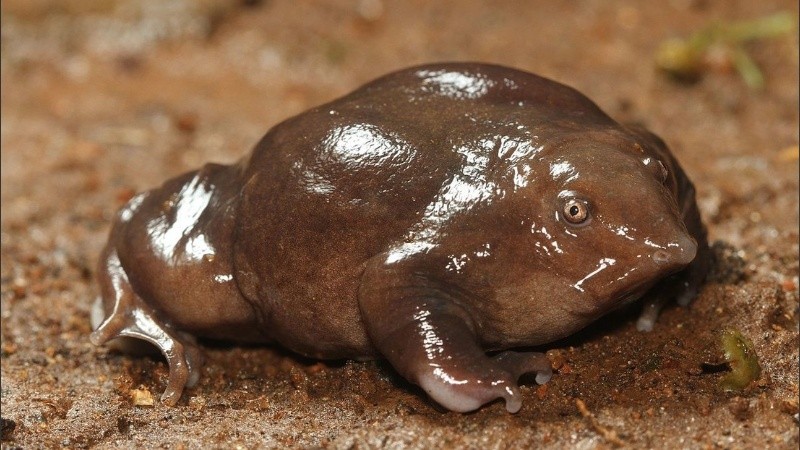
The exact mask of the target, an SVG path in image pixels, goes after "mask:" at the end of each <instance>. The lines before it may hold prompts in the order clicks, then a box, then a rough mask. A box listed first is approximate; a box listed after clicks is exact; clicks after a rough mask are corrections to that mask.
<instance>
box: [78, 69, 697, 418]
mask: <svg viewBox="0 0 800 450" xmlns="http://www.w3.org/2000/svg"><path fill="white" fill-rule="evenodd" d="M707 255H708V247H707V244H706V236H705V231H704V228H703V226H702V223H701V222H700V217H699V214H698V211H697V206H696V204H695V200H694V189H693V187H692V185H691V183H690V182H689V180H688V179H687V178H686V176H685V175H684V173H683V171H682V170H681V168H680V166H679V165H678V163H677V161H676V160H675V159H674V158H673V156H672V155H671V154H670V152H669V151H668V149H667V148H666V146H665V145H664V143H663V142H662V141H661V140H660V139H659V138H657V137H656V136H654V135H653V134H651V133H649V132H647V131H645V130H643V129H639V128H632V127H626V126H623V125H620V124H618V123H617V122H615V121H613V120H612V119H610V118H609V117H608V116H607V115H605V114H604V113H603V112H602V111H600V109H598V107H597V106H596V105H594V104H593V103H592V102H591V101H590V100H588V99H587V98H586V97H584V96H583V95H581V94H580V93H578V92H577V91H575V90H573V89H571V88H569V87H566V86H563V85H561V84H558V83H555V82H553V81H550V80H547V79H544V78H540V77H538V76H536V75H533V74H529V73H525V72H520V71H516V70H513V69H509V68H504V67H499V66H491V65H481V64H469V63H464V64H437V65H429V66H422V67H414V68H410V69H406V70H403V71H400V72H396V73H392V74H389V75H387V76H385V77H383V78H380V79H378V80H376V81H373V82H371V83H369V84H367V85H365V86H363V87H361V88H360V89H358V90H356V91H354V92H353V93H351V94H349V95H348V96H345V97H343V98H341V99H338V100H336V101H333V102H331V103H328V104H325V105H322V106H320V107H317V108H314V109H312V110H310V111H308V112H306V113H303V114H301V115H299V116H296V117H293V118H290V119H288V120H286V121H284V122H283V123H281V124H279V125H277V126H276V127H274V128H273V129H272V130H270V131H269V132H268V133H267V134H266V135H265V136H264V138H263V139H262V140H261V141H260V142H259V143H258V145H257V146H256V148H255V149H254V151H253V153H252V155H250V156H249V157H247V158H245V159H243V160H242V161H241V162H239V163H238V164H234V165H231V166H222V165H215V164H209V165H206V166H204V167H203V168H202V169H200V170H198V171H196V172H191V173H187V174H184V175H182V176H180V177H177V178H175V179H173V180H170V181H168V182H166V183H165V184H164V185H163V186H162V187H160V188H158V189H155V190H152V191H149V192H145V193H142V194H139V195H137V196H136V197H134V198H133V199H132V200H131V201H130V202H129V203H128V205H126V206H125V207H124V208H123V209H122V210H121V211H120V213H119V215H118V218H117V221H116V223H115V224H114V227H113V229H112V232H111V237H110V239H109V243H108V245H107V247H106V249H105V250H104V253H103V255H102V257H101V262H100V270H99V282H100V285H101V300H100V301H99V302H98V304H97V308H96V311H95V319H96V320H95V322H96V326H99V328H98V329H97V331H95V332H94V333H93V335H92V341H93V342H95V343H96V344H101V343H103V342H106V341H108V340H109V339H113V338H117V337H123V336H127V337H133V338H137V339H144V340H146V341H149V342H151V343H153V344H155V345H156V346H158V347H159V348H160V349H161V351H162V352H163V353H164V354H165V355H166V357H167V360H168V362H169V365H170V378H169V385H168V386H167V389H166V391H165V393H164V396H163V400H164V402H165V403H167V404H171V405H174V404H175V403H176V402H177V401H178V400H179V398H180V395H181V393H182V391H183V389H184V387H185V386H187V385H188V386H190V385H191V384H193V383H194V382H195V381H196V380H197V378H198V376H199V375H200V372H199V370H200V366H201V365H202V353H201V351H200V350H199V349H198V348H197V347H196V345H195V343H194V336H201V337H212V338H221V339H230V340H236V341H249V342H277V343H279V344H281V345H283V346H285V347H288V348H289V349H292V350H294V351H296V352H299V353H302V354H305V355H309V356H313V357H318V358H359V359H362V358H372V357H383V358H386V359H388V360H389V362H390V363H391V364H392V365H393V366H394V367H395V369H397V371H398V372H399V373H400V374H402V375H403V376H404V377H406V378H407V379H408V380H410V381H411V382H414V383H416V384H419V385H420V386H422V388H423V389H425V391H426V392H427V393H428V394H429V395H430V396H431V397H432V398H433V399H434V400H436V401H437V402H439V403H440V404H442V405H443V406H445V407H447V408H449V409H451V410H454V411H469V410H473V409H476V408H479V407H480V406H481V405H483V404H485V403H488V402H491V401H492V400H494V399H497V398H503V399H504V400H505V402H506V407H507V409H508V410H509V411H511V412H516V411H517V410H519V408H520V407H521V404H522V401H521V395H520V391H519V387H518V386H517V379H518V378H519V377H520V376H521V375H522V374H524V373H528V372H535V373H537V377H536V379H537V381H538V382H540V383H543V382H546V381H547V380H548V379H549V378H550V375H551V369H550V365H549V363H548V361H547V358H546V357H544V355H542V354H541V353H534V352H512V351H505V350H507V349H509V348H513V347H520V346H531V345H539V344H545V343H547V342H551V341H553V340H556V339H559V338H562V337H564V336H567V335H569V334H571V333H574V332H575V331H577V330H580V329H581V328H583V327H585V326H586V325H587V324H589V323H591V322H592V321H594V320H595V319H597V318H599V317H600V316H602V315H603V314H605V313H606V312H608V311H610V310H612V309H615V308H618V307H620V306H621V305H623V304H626V303H629V302H631V301H633V300H635V299H636V298H639V297H640V296H641V295H642V294H643V293H645V292H646V291H647V290H648V289H650V288H652V287H653V286H655V288H653V289H651V292H652V295H648V297H647V298H648V300H647V303H646V305H645V312H644V313H643V315H642V317H641V319H640V321H639V323H638V326H639V328H640V329H643V330H648V329H650V328H652V326H653V324H654V322H655V318H656V317H657V315H658V311H659V309H660V308H661V306H662V305H663V304H664V303H665V302H666V301H667V300H669V299H672V298H676V299H677V300H678V301H679V302H680V303H682V304H687V303H688V302H689V301H690V300H691V298H692V297H693V296H694V295H695V294H696V292H697V288H698V286H699V284H700V283H701V282H702V280H703V278H704V276H705V272H706V270H707V260H708V258H707ZM495 350H496V351H502V352H500V353H496V354H493V355H492V356H488V355H487V353H486V352H487V351H495Z"/></svg>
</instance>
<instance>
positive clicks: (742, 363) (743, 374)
mask: <svg viewBox="0 0 800 450" xmlns="http://www.w3.org/2000/svg"><path fill="white" fill-rule="evenodd" d="M721 340H722V349H723V351H724V352H725V360H726V361H727V362H728V365H730V367H731V371H730V373H728V374H727V375H725V376H724V377H722V380H721V381H720V386H721V387H722V389H724V390H726V391H740V390H742V389H744V388H746V387H747V386H749V385H750V383H752V382H753V381H754V380H757V379H758V377H760V376H761V365H760V364H759V363H758V355H756V351H755V349H754V348H753V343H752V342H750V340H749V339H747V338H746V337H744V336H743V335H742V333H740V332H739V331H737V330H725V331H723V332H722V339H721Z"/></svg>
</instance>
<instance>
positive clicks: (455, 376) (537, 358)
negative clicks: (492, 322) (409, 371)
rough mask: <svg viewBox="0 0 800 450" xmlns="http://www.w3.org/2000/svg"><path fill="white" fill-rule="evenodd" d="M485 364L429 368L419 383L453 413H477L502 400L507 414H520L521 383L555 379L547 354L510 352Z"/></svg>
mask: <svg viewBox="0 0 800 450" xmlns="http://www.w3.org/2000/svg"><path fill="white" fill-rule="evenodd" d="M481 363H483V367H473V368H461V367H454V368H447V367H432V369H433V370H430V368H428V369H427V370H422V371H421V373H420V374H418V375H417V380H418V382H419V385H420V386H421V387H422V388H423V389H424V390H425V392H427V393H428V395H430V396H431V398H432V399H433V400H435V401H436V402H437V403H439V404H440V405H442V406H444V407H445V408H447V409H449V410H451V411H456V412H469V411H474V410H476V409H478V408H480V407H481V406H482V405H484V404H486V403H489V402H491V401H492V400H495V399H498V398H502V399H503V400H505V402H506V410H508V412H510V413H516V412H517V411H519V410H520V408H521V407H522V396H521V394H520V392H519V386H518V385H517V380H519V378H520V377H521V376H522V375H524V374H526V373H536V382H537V383H539V384H544V383H546V382H548V381H549V380H550V377H551V376H552V375H553V370H552V368H551V366H550V361H549V360H548V359H547V357H546V356H545V355H544V354H543V353H535V352H529V353H518V352H511V351H509V352H503V353H500V354H498V355H496V356H494V357H492V358H487V359H486V360H484V361H481ZM464 369H467V370H464ZM461 372H464V373H461Z"/></svg>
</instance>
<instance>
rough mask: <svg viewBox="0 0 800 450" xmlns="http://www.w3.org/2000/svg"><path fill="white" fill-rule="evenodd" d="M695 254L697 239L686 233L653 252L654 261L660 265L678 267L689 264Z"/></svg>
mask: <svg viewBox="0 0 800 450" xmlns="http://www.w3.org/2000/svg"><path fill="white" fill-rule="evenodd" d="M695 256H697V241H695V240H694V238H692V237H691V236H689V235H688V234H686V233H681V234H680V235H679V236H678V238H677V239H675V240H674V241H673V242H670V243H669V244H668V245H667V246H666V247H664V248H659V249H657V250H656V251H654V252H653V254H652V258H653V261H654V262H655V263H656V264H658V265H659V266H674V267H677V268H681V267H684V266H686V265H688V264H689V263H690V262H692V260H694V257H695Z"/></svg>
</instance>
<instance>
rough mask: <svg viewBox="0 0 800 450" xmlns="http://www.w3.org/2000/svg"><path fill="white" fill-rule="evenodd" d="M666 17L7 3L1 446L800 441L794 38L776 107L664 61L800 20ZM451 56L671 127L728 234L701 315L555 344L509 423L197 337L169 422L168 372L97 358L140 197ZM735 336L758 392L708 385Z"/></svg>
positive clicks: (369, 7)
mask: <svg viewBox="0 0 800 450" xmlns="http://www.w3.org/2000/svg"><path fill="white" fill-rule="evenodd" d="M658 3H659V5H660V6H658V7H655V6H653V7H647V8H645V7H644V6H643V5H644V3H643V2H637V1H617V2H609V1H604V0H587V1H581V2H574V1H566V0H565V1H553V2H525V1H503V2H490V1H477V0H472V1H458V2H457V1H437V2H423V1H418V0H411V1H393V2H381V1H380V0H361V1H355V0H352V1H350V0H348V1H341V2H322V1H302V2H299V1H294V2H292V1H278V0H274V1H264V2H258V1H250V2H244V1H222V2H212V1H177V0H176V1H170V2H162V1H160V0H146V1H138V2H137V1H123V0H108V1H105V0H80V1H72V2H58V1H54V0H35V1H34V0H13V1H12V0H8V1H3V2H2V56H1V57H0V69H2V109H1V112H2V127H1V128H0V137H1V138H2V354H1V355H0V362H1V363H2V448H4V449H11V448H19V447H21V448H42V447H48V448H54V447H69V448H86V447H98V448H131V447H142V448H158V447H162V448H200V447H203V448H208V447H209V446H210V447H219V448H223V447H224V448H231V447H233V446H239V447H241V448H260V447H273V448H274V447H280V448H283V447H302V448H384V447H385V448H524V447H528V446H535V447H538V448H554V449H555V448H557V449H561V448H580V449H591V448H612V447H614V446H619V445H624V446H629V447H631V448H675V449H678V448H786V449H794V448H797V446H798V416H797V414H798V167H797V164H798V161H797V159H798V153H797V145H798V37H797V34H796V33H794V34H792V35H788V36H784V37H781V38H776V39H772V40H768V41H762V42H758V43H753V44H752V45H749V46H748V47H747V50H748V51H749V52H750V54H751V55H752V56H753V58H754V59H755V61H756V62H757V63H758V64H759V65H760V67H761V68H762V70H763V72H764V75H765V77H766V87H765V89H763V90H762V91H755V90H752V89H749V88H747V86H745V84H744V83H743V82H742V79H741V78H740V77H739V76H737V74H736V73H735V72H733V71H731V70H730V67H729V64H727V63H726V59H725V58H724V56H720V55H717V57H716V59H715V61H716V62H715V63H714V64H713V65H712V66H711V70H709V71H708V72H707V73H706V74H705V76H704V77H703V78H702V79H701V80H700V81H698V82H696V83H693V84H688V85H687V84H680V83H675V82H673V81H671V80H669V79H668V78H667V77H665V76H663V74H661V73H658V72H657V71H656V70H655V68H654V62H653V61H654V53H655V51H656V49H657V47H658V45H659V43H660V42H661V41H663V40H664V39H666V38H669V37H674V36H686V35H688V34H690V33H691V32H693V31H695V30H698V29H700V28H702V27H704V26H706V25H708V24H709V23H711V22H712V21H714V20H738V19H753V18H757V17H761V16H764V15H766V14H770V13H774V12H778V11H784V10H788V11H794V12H795V13H796V12H797V4H796V2H794V1H789V0H785V1H777V0H767V1H760V2H749V1H714V0H671V1H665V2H658ZM647 4H648V5H650V4H651V3H647ZM655 4H656V3H652V5H655ZM444 60H478V61H487V62H495V63H501V64H506V65H511V66H515V67H518V68H522V69H526V70H530V71H533V72H536V73H539V74H542V75H545V76H548V77H551V78H554V79H557V80H560V81H562V82H565V83H567V84H570V85H572V86H574V87H576V88H578V89H579V90H581V91H582V92H584V93H586V94H587V95H588V96H589V97H590V98H592V99H594V100H595V101H596V102H597V103H598V104H599V105H600V106H601V107H602V108H603V109H605V110H606V111H607V112H609V113H610V114H611V115H612V116H614V117H616V118H618V119H620V120H624V121H637V122H641V123H644V124H646V125H647V126H648V127H649V128H651V129H652V130H654V131H656V132H657V133H658V134H660V135H661V136H662V137H663V138H664V139H665V140H666V141H667V142H668V143H669V145H670V146H671V148H672V149H673V151H674V152H675V154H676V155H677V156H678V158H679V159H680V160H681V162H682V163H683V165H684V167H685V168H686V170H687V172H688V173H689V175H690V177H691V178H692V179H693V180H694V181H695V184H696V185H697V187H698V191H699V199H700V205H701V211H702V213H703V216H704V219H705V221H706V223H707V224H708V227H709V232H710V238H711V240H712V242H713V243H714V253H715V262H714V269H713V272H712V274H711V276H710V279H709V281H708V282H707V283H706V285H705V286H704V288H703V290H702V292H701V294H700V296H699V298H698V299H697V300H696V301H695V302H694V303H693V304H692V305H691V306H690V307H689V308H678V307H674V308H670V309H668V310H667V311H666V312H665V314H664V315H663V317H662V320H661V321H660V322H659V323H658V324H657V327H656V329H655V331H653V332H652V333H649V334H643V333H639V332H637V331H636V330H635V326H634V318H635V312H628V313H621V314H616V315H614V316H611V317H607V318H605V319H603V320H601V321H600V322H599V323H598V324H597V325H595V326H592V327H591V328H589V329H587V330H585V331H584V332H582V333H580V334H579V335H578V336H574V337H573V338H570V339H569V340H567V341H563V342H558V343H555V344H553V345H550V346H548V347H547V350H549V356H550V357H551V359H552V360H553V361H554V362H555V363H556V365H557V366H558V368H559V370H558V372H557V374H556V375H555V376H554V378H553V380H552V381H551V382H550V383H548V384H547V385H545V386H543V387H537V386H536V385H535V384H527V385H526V386H525V387H523V393H524V397H525V399H524V402H525V403H524V406H523V409H522V411H521V412H520V413H518V414H516V415H511V414H508V413H506V412H505V409H504V408H503V405H502V404H500V403H495V404H492V405H489V406H488V407H486V408H484V409H482V410H480V411H478V412H475V413H472V414H465V415H462V414H456V413H450V412H445V411H442V410H441V409H439V408H436V407H435V406H434V405H433V404H432V403H431V402H430V401H428V400H427V399H426V398H425V397H424V395H423V394H422V393H421V392H420V390H418V389H417V388H415V387H413V386H411V385H409V384H407V383H405V382H404V381H403V380H402V379H400V378H399V377H398V376H397V375H396V374H395V373H394V372H393V371H392V369H391V367H389V366H388V365H387V364H385V363H383V362H371V363H356V362H336V363H320V362H316V361H312V360H306V359H302V358H298V357H296V356H293V355H291V354H288V353H286V352H284V351H281V350H280V349H276V348H265V347H238V346H230V345H227V344H224V343H206V344H205V345H204V348H205V349H206V351H207V355H208V362H207V364H206V366H205V368H204V369H203V378H202V380H201V382H200V383H199V385H198V386H197V387H195V388H193V389H189V390H188V391H187V392H186V393H185V394H184V396H183V398H182V400H181V401H180V402H179V404H178V406H176V407H174V408H169V407H166V406H164V405H161V404H159V403H158V400H157V398H158V395H159V394H160V392H161V391H162V390H163V389H164V386H165V382H166V376H167V369H166V366H165V364H164V362H163V361H162V360H161V359H160V358H158V357H131V356H128V355H121V354H118V353H115V352H112V351H109V350H108V349H106V348H96V347H94V346H92V345H91V344H90V343H89V341H88V334H89V332H90V327H89V321H88V312H89V307H90V304H91V301H92V300H93V299H94V297H95V296H96V295H97V286H96V284H95V282H94V264H95V260H96V258H97V255H98V253H99V251H100V249H101V247H102V245H103V244H104V241H105V239H106V234H107V232H108V229H109V225H110V220H111V218H112V216H113V214H114V212H115V210H116V209H117V208H118V207H119V206H120V205H121V204H122V203H123V202H124V201H125V200H126V199H128V198H129V197H130V196H131V195H132V194H133V193H134V192H136V191H139V190H143V189H147V188H150V187H153V186H156V185H158V184H160V183H161V182H162V181H164V180H165V179H167V178H168V177H170V176H173V175H176V174H178V173H181V172H183V171H186V170H189V169H192V168H195V167H197V166H199V165H200V164H202V163H204V162H206V161H217V162H224V163H227V162H232V161H234V160H236V159H238V158H239V157H240V156H242V155H244V154H246V153H247V152H248V151H249V149H250V148H251V147H252V146H253V145H254V144H255V142H256V141H257V140H258V139H259V137H260V136H261V135H262V134H263V133H264V132H266V130H267V129H268V128H269V127H270V126H272V125H274V124H276V123H277V122H278V121H280V120H281V119H284V118H286V117H288V116H290V115H292V114H295V113H298V112H300V111H302V110H304V109H306V108H308V107H311V106H314V105H317V104H319V103H322V102H325V101H328V100H331V99H333V98H335V97H337V96H339V95H341V94H344V93H346V92H348V91H350V90H352V89H354V88H356V87H357V86H358V85H360V84H361V83H363V82H365V81H368V80H370V79H371V78H373V77H376V76H378V75H381V74H383V73H386V72H388V71H390V70H394V69H397V68H400V67H403V66H408V65H411V64H416V63H422V62H430V61H444ZM532 313H535V311H532ZM727 328H731V329H736V330H739V331H740V332H741V333H742V334H743V335H745V336H747V337H748V338H749V339H751V340H752V342H753V345H754V349H755V351H756V353H757V355H758V357H759V358H760V361H761V365H762V368H763V374H762V377H761V379H760V380H758V381H756V382H754V383H752V384H751V385H750V386H749V387H748V388H746V389H745V390H743V391H741V392H724V391H723V390H722V389H720V387H719V381H720V379H721V378H722V377H723V376H724V375H725V372H724V371H722V372H720V371H717V370H710V369H709V367H714V366H709V364H713V363H716V362H720V361H721V359H722V350H721V348H720V333H721V331H722V330H723V329H727ZM704 363H705V365H704ZM133 392H139V393H140V394H141V395H142V396H144V398H145V399H146V398H147V397H148V395H152V396H153V397H155V398H156V401H155V404H154V405H153V406H137V405H135V404H134V403H135V402H134V401H133V400H132V393H133ZM582 405H583V406H585V407H581V406H582Z"/></svg>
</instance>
